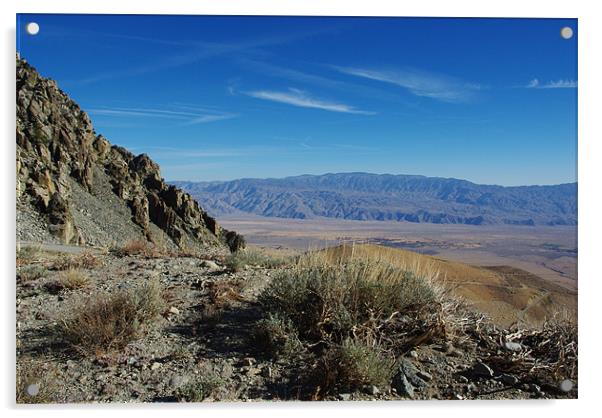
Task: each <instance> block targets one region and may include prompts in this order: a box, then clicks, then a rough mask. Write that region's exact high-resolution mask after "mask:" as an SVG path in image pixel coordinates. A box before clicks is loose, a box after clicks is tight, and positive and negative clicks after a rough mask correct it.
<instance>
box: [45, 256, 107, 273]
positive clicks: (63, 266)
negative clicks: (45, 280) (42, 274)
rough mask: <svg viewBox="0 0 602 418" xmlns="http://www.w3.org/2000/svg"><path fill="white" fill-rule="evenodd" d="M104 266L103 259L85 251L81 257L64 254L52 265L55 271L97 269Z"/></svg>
mask: <svg viewBox="0 0 602 418" xmlns="http://www.w3.org/2000/svg"><path fill="white" fill-rule="evenodd" d="M100 266H102V259H101V258H100V257H99V256H98V255H96V254H94V253H92V252H90V251H85V252H83V253H81V254H79V255H70V254H62V255H61V256H60V257H58V258H57V259H56V260H54V261H53V263H52V267H51V268H52V269H54V270H59V271H63V270H71V269H95V268H98V267H100Z"/></svg>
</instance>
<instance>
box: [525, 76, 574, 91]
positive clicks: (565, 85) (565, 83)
mask: <svg viewBox="0 0 602 418" xmlns="http://www.w3.org/2000/svg"><path fill="white" fill-rule="evenodd" d="M525 87H526V88H528V89H576V88H577V81H575V80H556V81H549V82H548V83H545V84H542V83H541V82H540V81H539V80H538V79H537V78H534V79H533V80H531V81H529V84H527V85H526V86H525Z"/></svg>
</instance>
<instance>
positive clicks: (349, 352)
mask: <svg viewBox="0 0 602 418" xmlns="http://www.w3.org/2000/svg"><path fill="white" fill-rule="evenodd" d="M395 365H396V361H395V358H394V357H393V356H391V355H390V354H388V353H387V352H386V350H384V349H383V348H382V347H380V346H379V345H378V344H376V343H375V342H373V341H371V340H370V339H359V338H347V339H345V340H344V341H343V343H342V344H340V345H335V346H332V347H330V348H328V349H327V350H326V351H325V352H324V353H323V354H322V356H321V357H320V358H319V359H318V361H317V363H316V365H315V366H314V368H313V369H312V370H311V371H310V372H309V374H308V378H307V379H308V381H309V384H310V386H311V387H313V388H315V389H314V391H313V393H312V397H313V398H314V399H321V398H323V397H324V396H326V395H329V394H332V393H337V392H348V391H355V390H358V389H361V388H363V387H366V386H368V385H375V386H376V387H379V388H383V387H387V386H388V385H389V384H390V382H391V379H392V377H393V374H394V373H395Z"/></svg>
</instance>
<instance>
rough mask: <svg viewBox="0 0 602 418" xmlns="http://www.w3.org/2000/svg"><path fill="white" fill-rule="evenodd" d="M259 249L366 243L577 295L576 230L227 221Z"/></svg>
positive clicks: (224, 222) (224, 220)
mask: <svg viewBox="0 0 602 418" xmlns="http://www.w3.org/2000/svg"><path fill="white" fill-rule="evenodd" d="M220 222H221V224H222V225H224V226H225V227H226V228H228V229H232V230H235V231H238V232H240V233H241V234H243V235H244V236H245V238H246V239H247V241H248V242H249V243H251V244H253V245H255V246H259V247H265V248H274V249H280V250H286V249H291V250H304V249H307V248H321V247H326V246H331V245H336V244H340V243H348V242H362V243H372V244H380V245H385V246H390V247H395V248H403V249H407V250H411V251H415V252H419V253H422V254H428V255H432V256H434V257H436V258H440V259H444V260H450V261H459V262H462V263H467V264H472V265H479V266H500V265H507V266H510V267H514V268H519V269H522V270H525V271H527V272H529V273H531V274H534V275H536V276H539V277H541V278H542V279H545V280H547V281H550V282H553V283H555V284H558V285H560V286H562V287H564V288H566V289H569V290H576V289H577V228H575V227H574V226H567V227H564V226H554V227H545V226H534V227H527V226H499V225H492V226H472V225H450V224H447V225H440V224H426V223H421V224H415V223H410V222H381V221H347V220H337V219H307V220H300V219H299V220H298V219H282V218H272V217H270V218H268V217H260V216H252V215H249V216H248V217H232V218H229V217H222V218H220Z"/></svg>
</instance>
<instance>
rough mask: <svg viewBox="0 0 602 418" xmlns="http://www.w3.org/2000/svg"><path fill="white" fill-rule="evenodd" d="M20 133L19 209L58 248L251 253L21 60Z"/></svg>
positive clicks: (20, 225) (22, 229) (21, 225)
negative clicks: (132, 244)
mask: <svg viewBox="0 0 602 418" xmlns="http://www.w3.org/2000/svg"><path fill="white" fill-rule="evenodd" d="M16 127H17V132H16V134H17V156H16V157H17V164H16V167H17V204H18V208H19V209H20V208H24V209H23V210H26V209H27V208H31V209H32V210H34V211H36V212H37V213H35V214H34V215H35V216H37V218H38V219H41V222H43V223H45V224H46V228H47V230H48V232H49V236H51V237H54V238H55V239H56V240H57V241H60V242H62V243H66V244H83V243H85V242H93V243H99V244H100V242H99V241H102V240H107V239H108V240H111V241H113V242H119V241H124V240H125V239H127V238H129V239H135V238H137V237H140V238H145V239H148V240H151V241H161V242H162V243H164V244H165V243H166V242H168V243H169V244H171V245H175V246H178V247H180V248H191V247H192V248H194V247H206V246H227V247H228V248H229V249H230V250H231V251H236V250H238V249H240V248H241V247H244V238H243V237H241V236H240V235H238V234H236V233H235V232H232V231H226V230H224V229H222V228H221V227H220V226H219V224H218V223H217V222H216V221H215V219H213V218H212V217H210V216H209V215H207V213H206V212H205V211H204V210H203V209H202V208H201V207H200V206H199V205H198V203H197V202H196V201H195V200H194V199H193V198H192V197H191V196H190V195H189V194H188V193H186V192H184V191H182V190H181V189H179V188H177V187H176V186H173V185H168V184H167V183H166V182H165V181H164V180H163V178H162V177H161V173H160V170H159V166H158V165H157V164H156V163H155V162H154V161H152V160H151V159H150V158H149V157H148V156H147V155H145V154H141V155H138V156H136V155H134V154H132V153H131V152H129V151H128V150H126V149H124V148H122V147H119V146H115V145H111V144H110V143H109V141H108V140H107V139H106V138H104V137H103V136H102V135H97V134H96V132H95V131H94V129H93V127H92V122H91V121H90V118H89V117H88V115H87V114H86V113H85V112H84V111H82V109H81V108H80V107H79V106H78V105H77V104H76V103H75V102H74V101H72V100H71V99H70V98H69V97H68V96H67V95H66V94H65V93H64V92H63V91H62V90H61V89H60V88H59V87H58V86H57V84H56V82H55V81H53V80H50V79H45V78H43V77H41V76H40V75H39V74H38V72H37V71H36V70H35V69H34V68H33V67H31V66H30V65H29V64H28V63H27V62H26V61H25V60H22V59H20V58H19V57H17V123H16ZM19 205H21V206H19ZM18 217H19V211H18ZM23 218H27V217H23ZM27 219H29V218H27ZM27 228H28V224H27V222H26V221H20V220H18V222H17V233H18V234H20V233H22V235H23V237H27V234H26V230H27ZM23 237H21V238H23Z"/></svg>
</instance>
